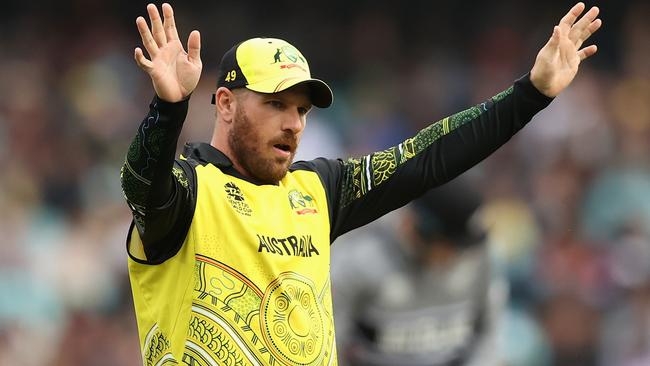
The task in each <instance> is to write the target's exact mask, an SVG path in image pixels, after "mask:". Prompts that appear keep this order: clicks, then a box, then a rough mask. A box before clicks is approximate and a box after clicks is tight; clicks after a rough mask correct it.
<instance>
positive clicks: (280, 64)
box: [236, 38, 331, 93]
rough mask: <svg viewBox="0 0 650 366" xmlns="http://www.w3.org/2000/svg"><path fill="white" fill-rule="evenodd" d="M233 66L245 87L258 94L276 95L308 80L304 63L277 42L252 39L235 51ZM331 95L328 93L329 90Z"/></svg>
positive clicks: (295, 51) (291, 49)
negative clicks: (237, 68) (236, 66)
mask: <svg viewBox="0 0 650 366" xmlns="http://www.w3.org/2000/svg"><path fill="white" fill-rule="evenodd" d="M236 58H237V64H238V65H239V68H240V69H241V71H242V72H243V73H244V76H246V80H247V81H248V85H246V87H247V88H248V89H250V90H254V91H257V92H260V93H276V92H279V91H282V90H285V89H288V88H290V87H292V86H294V85H296V84H298V83H300V82H303V81H307V80H311V81H313V82H316V83H319V84H322V85H323V86H324V87H325V88H327V90H329V86H328V85H327V84H326V83H325V82H324V81H322V80H318V79H312V77H311V73H310V71H309V64H308V63H307V59H306V58H305V57H304V56H303V55H302V53H300V51H298V49H297V48H295V47H294V46H292V45H291V44H290V43H288V42H287V41H284V40H281V39H277V38H252V39H249V40H247V41H245V42H242V44H240V45H239V47H237V54H236ZM329 92H330V93H331V90H329Z"/></svg>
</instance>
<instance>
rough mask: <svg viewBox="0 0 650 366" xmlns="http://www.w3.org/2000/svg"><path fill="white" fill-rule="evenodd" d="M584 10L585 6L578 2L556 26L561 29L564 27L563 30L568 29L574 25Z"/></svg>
mask: <svg viewBox="0 0 650 366" xmlns="http://www.w3.org/2000/svg"><path fill="white" fill-rule="evenodd" d="M584 10H585V4H584V3H582V2H579V3H577V4H575V5H574V6H573V8H571V10H569V12H568V13H566V15H565V16H563V17H562V19H561V20H560V24H558V25H559V26H561V27H564V28H565V29H570V28H571V26H572V25H573V23H575V21H576V19H578V17H579V16H580V14H582V12H583V11H584Z"/></svg>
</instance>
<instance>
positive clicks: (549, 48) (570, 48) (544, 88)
mask: <svg viewBox="0 0 650 366" xmlns="http://www.w3.org/2000/svg"><path fill="white" fill-rule="evenodd" d="M584 10H585V4H584V3H581V2H580V3H577V4H576V5H574V6H573V8H572V9H571V10H570V11H569V12H568V13H567V14H566V15H565V16H564V17H563V18H562V19H561V20H560V23H559V24H558V25H556V26H555V27H554V28H553V34H552V35H551V38H550V39H549V40H548V42H547V43H546V44H545V45H544V47H542V49H541V50H540V51H539V53H538V54H537V59H535V65H533V69H532V70H531V71H530V80H531V82H532V83H533V85H534V86H535V87H536V88H537V90H539V91H540V92H541V93H542V94H544V95H546V96H548V97H555V96H557V95H558V94H560V92H561V91H562V90H564V88H566V87H567V86H568V85H569V84H570V83H571V81H572V80H573V78H574V77H575V76H576V73H577V72H578V66H579V65H580V62H581V61H582V60H584V59H586V58H587V57H589V56H592V55H593V54H595V53H596V51H597V47H596V45H591V46H587V47H585V48H582V49H581V48H580V47H581V46H582V43H583V42H584V41H586V40H587V39H588V38H589V37H590V36H591V35H592V34H594V32H596V31H597V30H598V28H600V26H601V25H602V21H601V20H600V19H596V17H597V16H598V12H599V10H598V8H597V7H595V6H594V7H592V8H591V9H589V11H588V12H587V13H586V14H585V15H584V16H583V17H582V18H580V20H578V21H577V22H576V20H577V19H578V17H579V16H580V14H582V12H583V11H584Z"/></svg>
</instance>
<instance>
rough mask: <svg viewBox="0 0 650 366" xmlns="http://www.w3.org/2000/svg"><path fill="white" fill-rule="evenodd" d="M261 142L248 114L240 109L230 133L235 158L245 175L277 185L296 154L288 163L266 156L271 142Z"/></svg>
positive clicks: (229, 141)
mask: <svg viewBox="0 0 650 366" xmlns="http://www.w3.org/2000/svg"><path fill="white" fill-rule="evenodd" d="M260 140H261V139H260V137H259V136H258V135H257V134H256V130H255V126H253V123H252V122H251V121H250V119H249V118H248V116H247V115H246V112H245V111H243V110H242V109H241V108H238V109H237V112H235V117H234V119H233V126H232V128H231V129H230V132H229V133H228V144H229V145H230V150H231V151H232V154H233V158H234V159H235V160H236V161H237V162H238V163H239V165H240V166H241V167H242V168H243V169H244V172H241V173H244V175H249V176H250V177H251V178H253V179H254V180H256V181H257V182H259V183H263V184H277V183H278V182H279V181H280V180H282V178H284V176H285V175H286V174H287V171H288V170H289V166H290V165H291V162H292V161H293V157H294V154H295V153H292V154H291V157H290V158H289V159H288V160H286V161H283V160H282V159H274V158H272V157H268V156H264V153H263V152H262V151H263V150H262V149H264V148H266V146H265V145H267V144H269V143H270V142H269V141H260ZM246 173H247V174H246Z"/></svg>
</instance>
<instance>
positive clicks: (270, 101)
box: [267, 100, 284, 109]
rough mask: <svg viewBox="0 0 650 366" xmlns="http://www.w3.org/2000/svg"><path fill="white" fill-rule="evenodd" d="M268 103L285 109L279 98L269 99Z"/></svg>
mask: <svg viewBox="0 0 650 366" xmlns="http://www.w3.org/2000/svg"><path fill="white" fill-rule="evenodd" d="M267 103H268V104H269V105H270V106H271V107H273V108H276V109H284V103H282V102H281V101H279V100H269V101H268V102H267Z"/></svg>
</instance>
